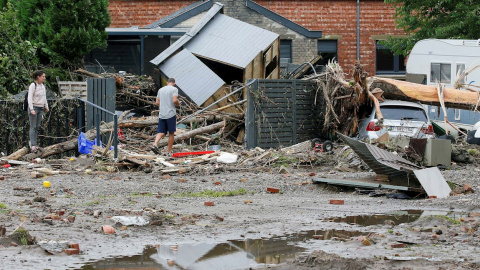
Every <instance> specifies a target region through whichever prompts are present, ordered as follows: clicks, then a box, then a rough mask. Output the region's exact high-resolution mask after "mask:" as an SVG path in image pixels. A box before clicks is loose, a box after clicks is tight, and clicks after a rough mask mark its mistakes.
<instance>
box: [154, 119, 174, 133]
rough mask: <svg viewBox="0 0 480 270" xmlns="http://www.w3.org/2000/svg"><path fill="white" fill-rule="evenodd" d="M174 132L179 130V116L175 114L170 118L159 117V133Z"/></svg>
mask: <svg viewBox="0 0 480 270" xmlns="http://www.w3.org/2000/svg"><path fill="white" fill-rule="evenodd" d="M167 131H168V133H173V132H175V131H177V116H173V117H171V118H168V119H161V118H158V127H157V133H164V134H167Z"/></svg>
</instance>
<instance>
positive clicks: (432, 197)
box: [428, 196, 437, 199]
mask: <svg viewBox="0 0 480 270" xmlns="http://www.w3.org/2000/svg"><path fill="white" fill-rule="evenodd" d="M428 198H429V199H436V198H437V196H428Z"/></svg>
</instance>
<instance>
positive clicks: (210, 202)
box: [203, 201, 215, 206]
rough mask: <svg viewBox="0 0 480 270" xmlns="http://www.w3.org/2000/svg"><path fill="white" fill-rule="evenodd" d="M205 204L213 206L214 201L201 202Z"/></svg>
mask: <svg viewBox="0 0 480 270" xmlns="http://www.w3.org/2000/svg"><path fill="white" fill-rule="evenodd" d="M203 204H204V205H205V206H214V205H215V203H214V202H213V201H207V202H204V203H203Z"/></svg>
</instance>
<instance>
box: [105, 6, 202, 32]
mask: <svg viewBox="0 0 480 270" xmlns="http://www.w3.org/2000/svg"><path fill="white" fill-rule="evenodd" d="M194 2H196V1H191V0H190V1H189V0H109V1H108V10H109V11H110V16H111V18H112V23H111V24H110V27H118V28H121V27H132V26H139V27H143V26H147V25H149V24H151V23H154V22H156V21H158V20H160V19H162V18H164V17H166V16H168V15H170V14H172V13H174V12H175V11H177V10H179V9H182V8H184V7H186V6H188V5H190V4H192V3H194Z"/></svg>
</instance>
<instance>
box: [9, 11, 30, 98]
mask: <svg viewBox="0 0 480 270" xmlns="http://www.w3.org/2000/svg"><path fill="white" fill-rule="evenodd" d="M19 27H20V26H19V22H18V20H17V19H16V14H15V11H14V9H13V8H12V6H11V5H8V6H7V7H6V8H3V9H1V8H0V40H1V42H0V97H6V96H8V94H16V93H18V92H21V91H22V90H25V89H27V87H28V84H29V82H30V81H31V79H30V77H31V74H32V72H33V71H34V70H35V69H36V68H37V67H38V58H37V56H36V52H37V48H36V47H35V46H34V45H32V44H31V43H30V42H29V41H26V40H24V39H22V37H21V36H20V33H19V32H18V29H19Z"/></svg>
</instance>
